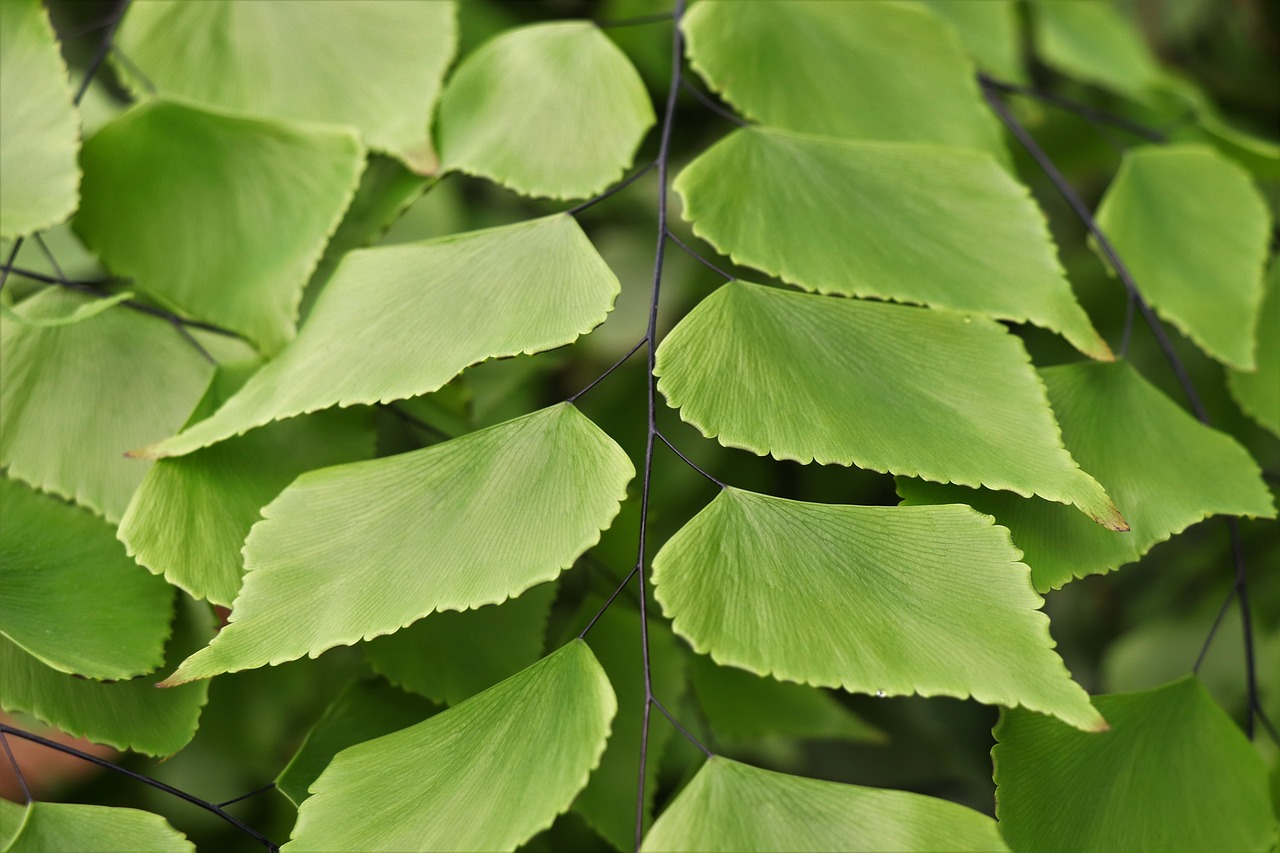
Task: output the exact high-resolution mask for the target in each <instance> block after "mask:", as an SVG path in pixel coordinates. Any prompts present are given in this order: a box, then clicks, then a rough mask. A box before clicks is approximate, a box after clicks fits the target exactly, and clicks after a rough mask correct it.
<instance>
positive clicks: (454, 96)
mask: <svg viewBox="0 0 1280 853" xmlns="http://www.w3.org/2000/svg"><path fill="white" fill-rule="evenodd" d="M653 122H654V114H653V106H652V105H651V104H650V103H649V95H648V93H647V92H646V91H645V87H644V82H643V81H642V80H641V79H640V75H639V74H638V73H637V72H636V70H635V68H634V67H632V65H631V61H630V60H629V59H627V56H626V54H624V53H623V52H622V51H621V50H619V49H618V47H617V46H616V45H614V43H613V42H611V41H609V39H608V38H606V37H605V35H604V33H602V32H601V31H600V29H599V28H598V27H597V26H596V25H595V24H593V23H589V22H587V21H566V22H559V23H551V24H539V25H536V26H528V27H520V28H518V29H514V30H510V31H508V32H505V33H503V34H502V35H500V36H498V37H497V38H495V39H493V40H492V41H489V42H486V43H485V44H484V45H482V46H481V47H480V48H479V49H478V50H476V51H475V52H474V53H472V54H471V55H470V56H468V57H467V58H466V59H464V60H463V61H462V64H461V65H459V66H458V70H457V71H455V72H454V74H453V76H452V77H451V78H450V79H449V85H448V87H447V88H446V89H445V92H444V97H443V98H441V100H440V115H439V117H438V119H437V137H438V139H439V144H440V159H441V161H442V162H443V166H444V169H445V170H446V171H451V172H452V171H461V172H465V173H467V174H469V175H479V176H480V177H483V178H489V179H490V180H493V181H497V182H498V183H500V184H502V185H504V186H506V187H510V188H511V189H513V190H515V191H516V192H519V193H522V194H524V195H533V196H548V197H551V198H561V199H563V198H581V197H584V196H589V195H594V194H595V193H597V192H599V191H601V190H603V189H604V188H605V187H607V186H609V185H610V184H612V183H614V182H615V181H617V180H618V179H619V178H621V177H622V174H623V172H624V171H625V170H626V168H627V166H628V165H630V164H631V161H632V160H633V159H634V158H635V153H636V149H637V148H638V147H639V146H640V141H641V140H642V139H643V138H644V134H645V131H647V130H648V129H649V128H650V127H651V126H652V125H653Z"/></svg>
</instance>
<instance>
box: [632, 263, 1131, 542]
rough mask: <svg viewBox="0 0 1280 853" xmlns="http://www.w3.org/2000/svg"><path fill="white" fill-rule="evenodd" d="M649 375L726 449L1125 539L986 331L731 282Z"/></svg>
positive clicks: (1004, 346) (1023, 367)
mask: <svg viewBox="0 0 1280 853" xmlns="http://www.w3.org/2000/svg"><path fill="white" fill-rule="evenodd" d="M924 341H927V342H928V345H927V346H923V345H922V343H921V342H924ZM656 373H657V375H658V376H660V377H661V379H660V380H659V382H658V389H659V390H660V391H662V393H663V395H665V396H666V398H667V402H668V403H669V404H670V405H672V406H674V407H677V408H679V409H680V416H681V417H682V418H683V419H684V420H686V421H688V422H689V423H691V424H693V425H694V426H696V427H697V428H698V429H700V430H701V431H702V433H703V434H704V435H707V436H714V437H716V439H717V440H718V441H719V442H720V443H721V444H723V445H725V446H726V447H741V448H744V449H746V450H750V451H751V452H753V453H757V454H760V455H764V454H766V453H768V454H771V455H772V456H774V457H776V458H778V459H795V460H798V461H800V462H802V463H808V462H810V461H817V462H819V463H821V464H824V465H826V464H831V463H837V464H841V465H849V464H856V465H858V466H859V467H861V468H872V469H875V470H877V471H885V470H888V471H890V472H892V473H895V474H906V475H909V476H918V477H923V478H924V479H927V480H938V481H942V482H954V483H963V484H966V485H978V484H979V483H981V484H983V485H986V486H988V487H990V488H995V489H1007V490H1009V491H1012V492H1016V493H1018V494H1020V495H1030V494H1033V493H1034V494H1037V495H1040V496H1042V497H1045V498H1048V499H1049V500H1054V501H1058V502H1061V503H1074V504H1075V505H1076V506H1078V507H1080V509H1081V510H1083V511H1084V512H1086V513H1088V514H1089V515H1090V516H1091V517H1093V518H1095V519H1097V520H1098V521H1099V522H1100V523H1102V524H1104V525H1106V526H1107V527H1110V528H1112V529H1124V520H1123V519H1122V518H1121V517H1120V514H1119V512H1118V511H1117V510H1116V508H1115V507H1114V506H1113V505H1112V503H1111V501H1110V500H1109V499H1108V498H1107V496H1106V494H1105V493H1104V492H1103V490H1102V487H1101V486H1099V485H1098V484H1097V482H1095V481H1094V480H1093V478H1091V477H1089V476H1088V475H1087V474H1085V473H1084V472H1083V471H1081V470H1080V469H1079V467H1077V465H1076V463H1075V460H1073V459H1072V458H1071V456H1070V455H1069V454H1068V453H1067V452H1066V451H1065V450H1064V449H1063V448H1062V442H1061V438H1060V434H1059V431H1058V425H1057V423H1056V422H1054V420H1053V414H1052V412H1051V411H1050V410H1049V404H1048V401H1047V400H1046V399H1045V392H1044V386H1043V385H1042V384H1041V383H1040V380H1039V379H1038V378H1037V377H1036V375H1035V371H1034V370H1033V369H1032V368H1031V365H1030V364H1029V363H1028V360H1027V355H1026V351H1025V350H1024V349H1023V348H1022V345H1021V343H1020V342H1019V341H1018V339H1017V338H1015V337H1013V336H1012V335H1009V334H1008V333H1007V332H1006V330H1005V329H1003V328H1002V327H1001V326H1000V325H999V324H997V323H995V322H994V321H992V320H988V319H986V318H983V317H970V316H962V315H959V314H953V313H950V312H943V311H925V310H921V309H918V308H906V307H902V306H898V305H886V304H883V303H876V302H862V301H857V300H851V299H834V298H828V297H820V296H807V295H803V294H798V293H791V292H788V291H784V290H774V289H770V288H765V287H761V286H760V285H754V284H748V283H746V282H732V283H730V284H727V285H725V286H724V287H722V288H720V289H719V290H718V291H716V292H715V293H713V294H712V295H711V296H709V297H707V298H706V299H704V300H703V301H702V303H701V304H700V305H699V306H698V307H697V308H695V309H694V310H693V311H691V312H689V314H688V315H687V316H686V317H685V318H684V319H683V320H681V321H680V324H679V325H678V326H676V328H675V329H674V330H673V331H672V332H671V334H670V335H668V336H667V338H666V339H665V340H663V342H662V345H661V346H659V347H658V353H657V370H656Z"/></svg>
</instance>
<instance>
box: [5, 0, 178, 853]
mask: <svg viewBox="0 0 1280 853" xmlns="http://www.w3.org/2000/svg"><path fill="white" fill-rule="evenodd" d="M0 5H4V4H0ZM12 808H17V809H18V812H17V813H16V814H15V813H13V812H12V811H11V809H12ZM11 815H12V816H13V817H17V818H19V819H20V821H21V828H20V829H19V830H18V834H17V835H16V836H15V837H14V839H13V841H12V843H10V845H9V846H8V847H6V848H5V853H61V851H71V850H92V851H94V853H137V851H139V850H146V851H149V853H151V851H154V853H195V849H196V848H195V846H194V845H193V844H192V843H191V842H190V841H188V840H187V837H186V836H185V835H183V834H182V833H181V832H178V830H176V829H174V828H173V827H172V826H170V825H169V823H168V821H166V820H165V819H164V818H162V817H160V815H158V814H152V813H151V812H144V811H139V810H138V809H121V808H109V807H107V806H82V805H79V804H77V803H31V804H30V805H28V806H27V808H26V810H25V813H23V810H22V809H21V807H17V806H12V805H10V804H6V808H5V810H4V811H0V816H3V817H4V819H5V822H6V823H7V822H8V821H9V820H10V819H11Z"/></svg>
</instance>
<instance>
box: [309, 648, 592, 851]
mask: <svg viewBox="0 0 1280 853" xmlns="http://www.w3.org/2000/svg"><path fill="white" fill-rule="evenodd" d="M616 708H617V705H616V702H615V700H614V696H613V690H612V689H610V686H609V680H608V678H606V677H605V674H604V671H603V670H602V669H601V668H600V664H599V663H597V662H596V660H595V657H594V656H593V655H592V654H591V650H590V649H588V648H587V645H586V643H584V642H582V641H581V640H575V641H573V642H571V643H569V645H567V646H565V647H563V648H562V649H560V650H559V651H557V652H555V653H554V654H552V655H550V656H549V657H546V658H544V659H542V660H541V661H539V662H538V663H536V664H534V665H533V666H531V667H529V668H528V669H525V670H524V671H522V672H520V673H517V674H516V675H513V676H512V677H511V678H508V679H507V680H506V681H503V682H502V683H500V684H498V685H495V686H494V687H491V688H489V689H488V690H486V691H484V692H483V693H481V694H479V695H477V696H474V697H472V698H471V699H468V700H467V701H466V702H463V703H462V704H461V705H458V706H456V707H454V708H452V709H450V710H448V711H445V712H443V713H441V714H437V715H436V716H434V717H431V718H430V719H428V720H426V721H424V722H422V723H419V724H418V725H416V726H412V727H410V728H407V729H404V730H402V731H399V732H396V733H394V734H390V735H386V736H385V737H381V738H378V739H377V740H372V741H368V742H366V743H362V744H359V745H357V746H353V747H351V748H349V749H346V750H343V751H342V752H340V753H338V755H337V757H336V758H334V760H333V763H331V764H330V765H329V767H328V769H327V770H325V771H324V773H322V774H321V775H320V778H319V779H317V780H316V782H315V784H314V785H312V788H311V790H312V792H313V795H312V796H311V797H310V798H309V799H307V800H306V801H305V802H304V803H303V804H302V808H301V809H300V810H299V812H298V824H297V826H296V827H295V828H294V831H293V840H292V841H290V842H289V844H287V845H285V847H284V849H285V850H288V851H290V853H301V851H304V850H347V849H350V850H388V851H410V850H514V849H515V847H516V846H517V845H518V844H520V843H522V842H524V841H525V840H527V839H528V838H530V837H532V836H533V835H534V834H535V833H537V832H538V831H539V830H542V829H545V828H546V827H548V826H550V825H551V822H552V821H553V820H554V818H555V816H556V815H557V814H559V813H560V812H563V811H565V810H566V809H567V808H569V804H570V803H571V802H572V801H573V798H574V796H575V795H576V794H577V793H578V791H580V790H581V789H582V787H583V786H584V785H586V783H587V776H588V774H589V773H590V772H591V770H592V769H593V768H594V767H595V766H596V763H597V762H598V761H599V760H600V754H601V753H602V752H603V751H604V746H605V740H606V739H607V738H608V734H609V723H610V721H611V720H612V719H613V715H614V711H615V710H616ZM531 781H532V783H531Z"/></svg>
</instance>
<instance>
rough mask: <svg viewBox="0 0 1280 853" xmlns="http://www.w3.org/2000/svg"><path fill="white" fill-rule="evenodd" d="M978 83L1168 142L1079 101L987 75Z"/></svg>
mask: <svg viewBox="0 0 1280 853" xmlns="http://www.w3.org/2000/svg"><path fill="white" fill-rule="evenodd" d="M978 82H979V83H980V84H981V85H982V86H984V87H989V88H992V89H995V90H997V91H999V92H1006V93H1008V94H1011V95H1025V96H1027V97H1028V98H1035V99H1036V100H1037V101H1043V102H1044V103H1046V104H1052V105H1053V106H1055V107H1060V108H1061V109H1064V110H1067V111H1068V112H1073V113H1075V114H1076V115H1078V116H1080V117H1081V118H1084V119H1087V120H1089V121H1091V122H1093V123H1095V124H1100V125H1109V126H1111V127H1115V128H1119V129H1120V130H1123V131H1127V132H1128V133H1131V134H1133V135H1134V136H1138V137H1141V138H1143V139H1145V140H1147V141H1148V142H1168V141H1169V137H1168V136H1166V135H1165V134H1163V133H1161V132H1160V131H1158V130H1156V129H1155V128H1153V127H1148V126H1147V125H1145V124H1142V123H1140V122H1136V121H1133V120H1132V119H1129V118H1126V117H1125V116H1122V115H1117V114H1116V113H1112V112H1107V111H1106V110H1100V109H1098V108H1096V107H1091V106H1089V105H1088V104H1082V103H1080V102H1079V101H1073V100H1071V99H1070V98H1064V97H1062V96H1061V95H1058V94H1055V93H1053V92H1047V91H1045V90H1044V89H1039V88H1036V87H1034V86H1020V85H1018V84H1017V83H1009V82H1007V81H1004V80H997V79H996V78H994V77H991V76H990V75H988V74H979V75H978Z"/></svg>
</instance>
